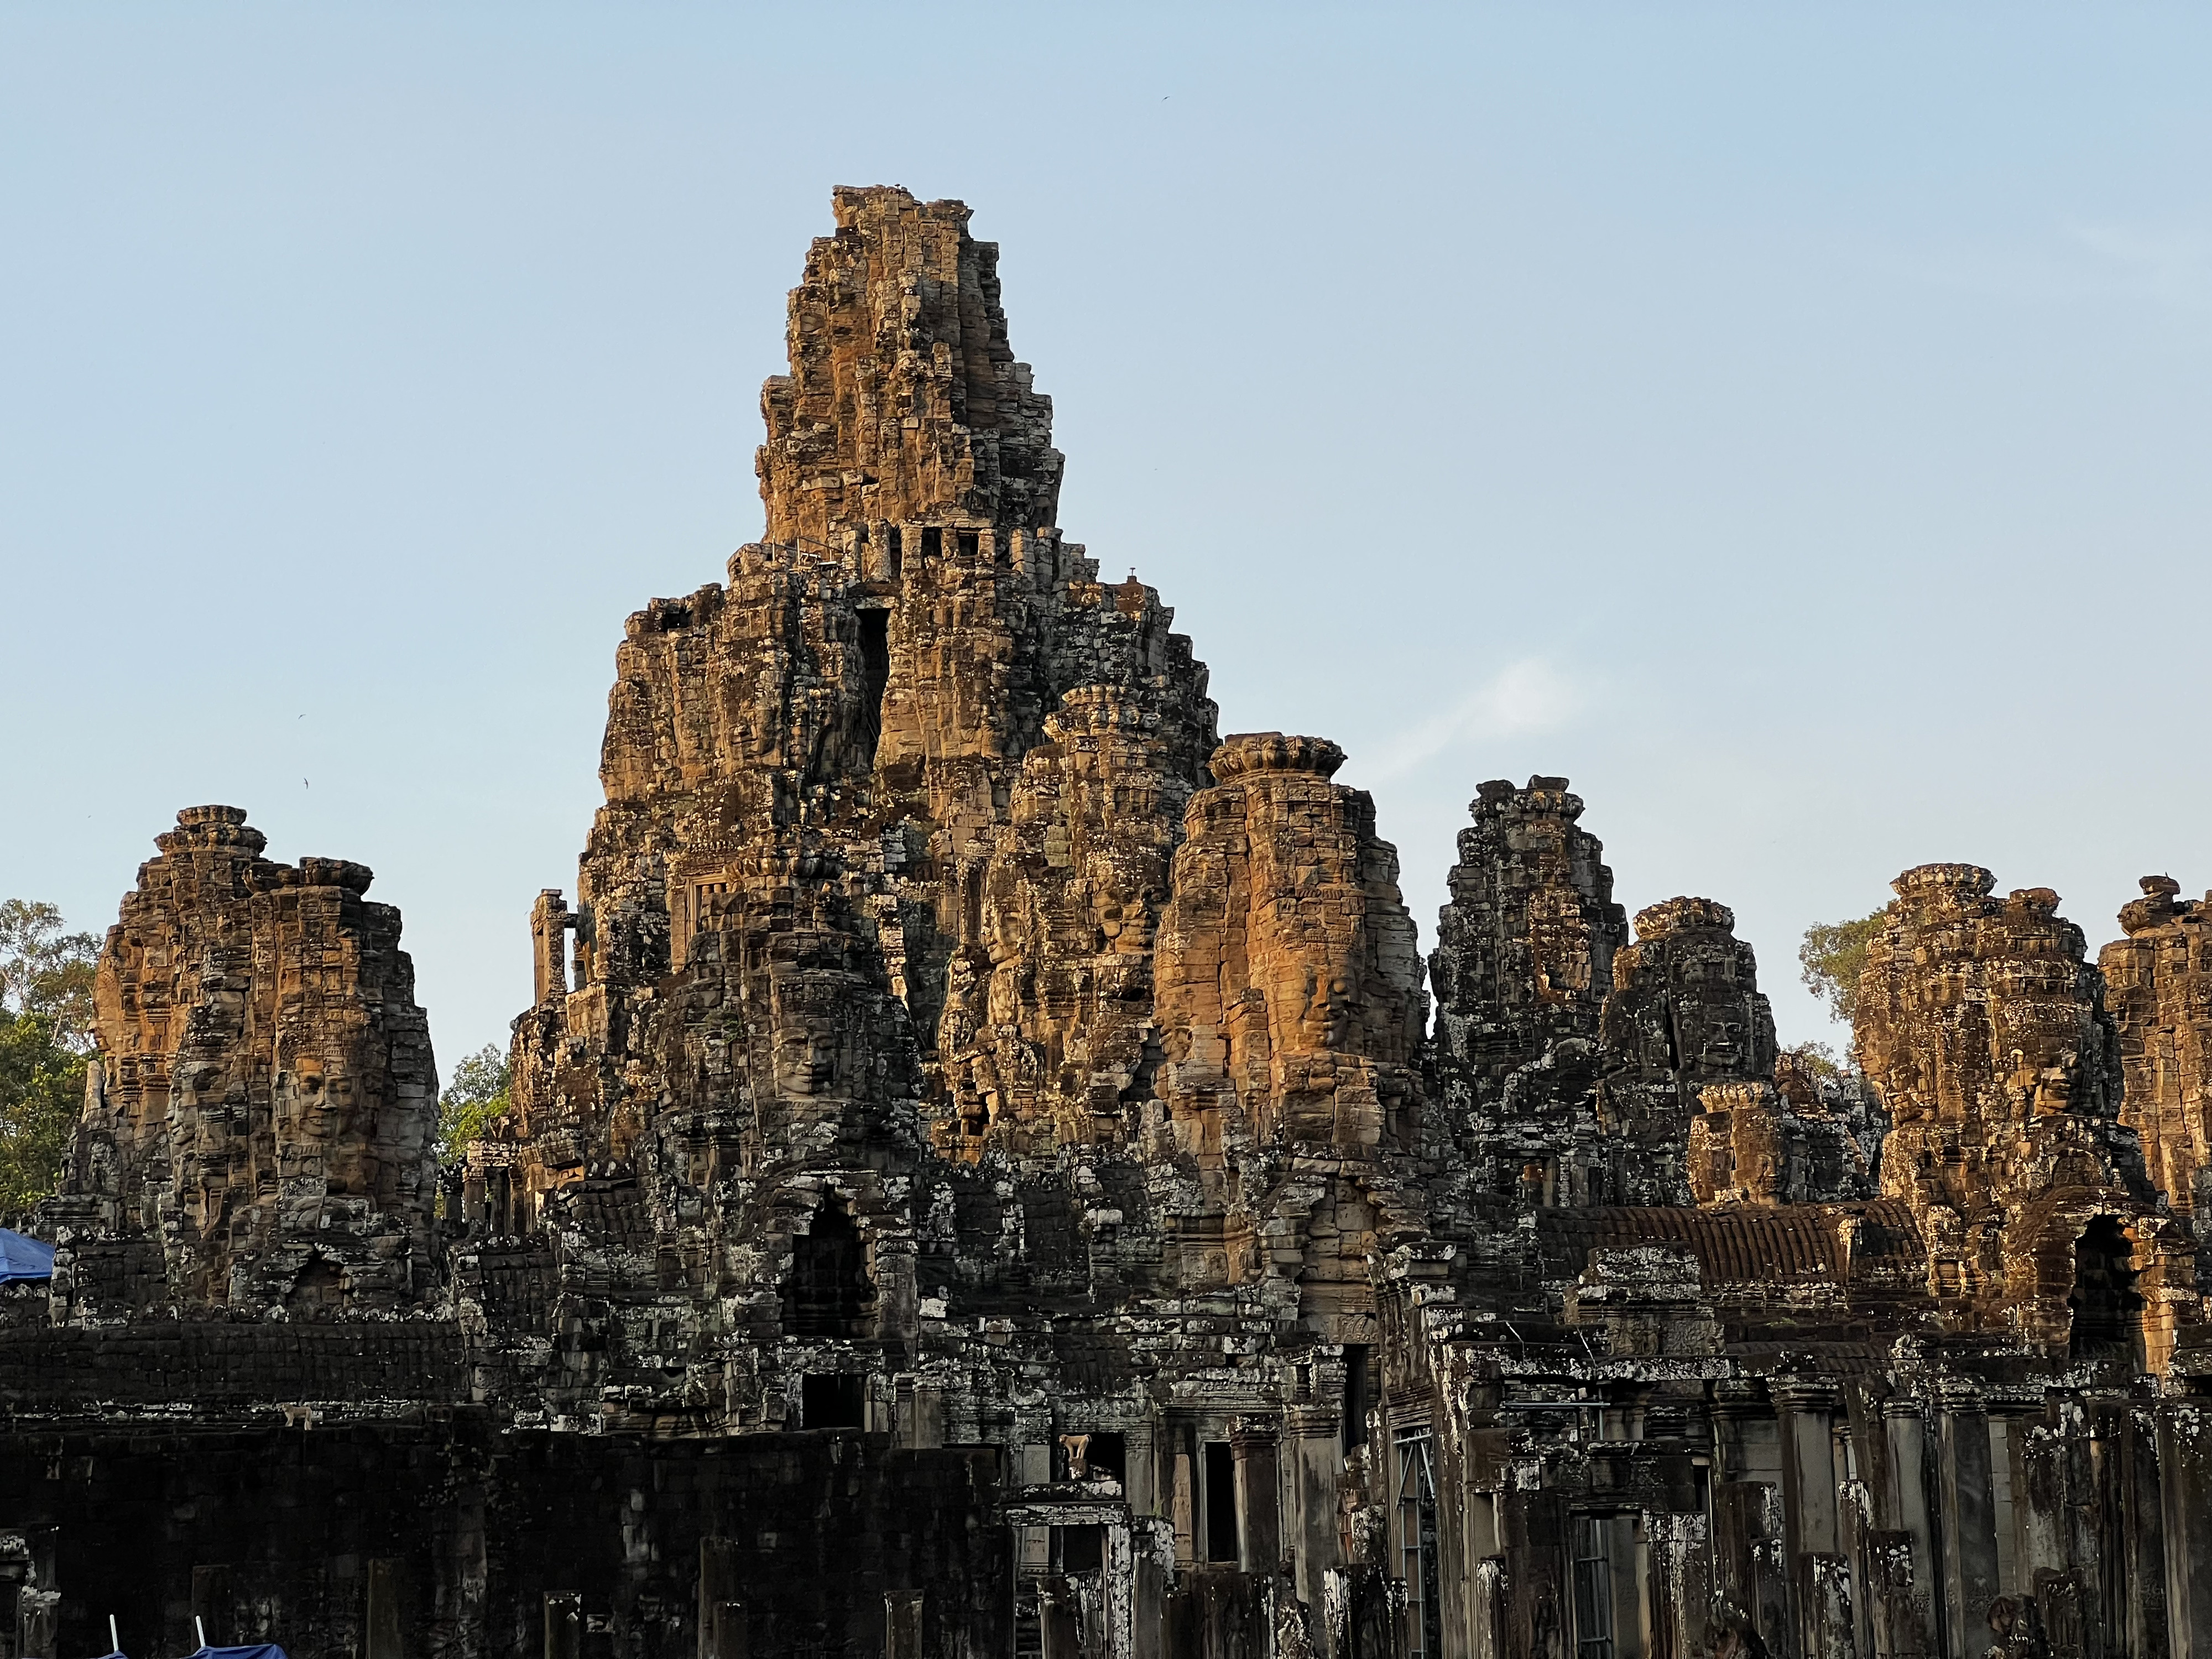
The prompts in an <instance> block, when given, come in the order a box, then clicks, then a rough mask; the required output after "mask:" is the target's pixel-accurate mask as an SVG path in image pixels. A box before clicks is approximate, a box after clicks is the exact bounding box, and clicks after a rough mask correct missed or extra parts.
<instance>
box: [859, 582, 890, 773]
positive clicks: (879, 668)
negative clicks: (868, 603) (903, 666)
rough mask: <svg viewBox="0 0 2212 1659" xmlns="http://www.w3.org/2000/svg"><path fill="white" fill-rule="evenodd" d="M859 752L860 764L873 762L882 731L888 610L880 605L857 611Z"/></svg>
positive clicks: (887, 674) (887, 679) (887, 682)
mask: <svg viewBox="0 0 2212 1659" xmlns="http://www.w3.org/2000/svg"><path fill="white" fill-rule="evenodd" d="M890 627H891V613H890V611H888V610H885V609H884V608H882V607H880V606H878V607H873V608H871V609H869V610H866V611H861V612H860V764H861V765H863V766H873V765H874V764H875V763H876V745H877V744H878V743H879V742H881V741H882V740H883V735H884V691H885V690H887V689H888V688H889V687H890V683H891V647H890Z"/></svg>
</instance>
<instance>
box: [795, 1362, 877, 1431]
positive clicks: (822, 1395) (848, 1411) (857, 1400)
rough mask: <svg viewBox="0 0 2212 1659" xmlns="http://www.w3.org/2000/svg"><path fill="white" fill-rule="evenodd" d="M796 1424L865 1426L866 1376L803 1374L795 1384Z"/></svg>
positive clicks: (866, 1408) (819, 1427) (825, 1426)
mask: <svg viewBox="0 0 2212 1659" xmlns="http://www.w3.org/2000/svg"><path fill="white" fill-rule="evenodd" d="M867 1426H868V1379H867V1378H866V1377H865V1376H860V1375H858V1374H857V1373H851V1372H845V1371H831V1372H826V1373H820V1374H816V1375H811V1376H807V1377H806V1378H805V1379H804V1380H803V1381H802V1382H801V1383H799V1427H801V1428H803V1429H865V1428H866V1427H867Z"/></svg>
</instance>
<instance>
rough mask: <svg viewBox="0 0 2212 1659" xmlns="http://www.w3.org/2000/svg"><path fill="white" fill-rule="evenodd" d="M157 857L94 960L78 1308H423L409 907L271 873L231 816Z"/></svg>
mask: <svg viewBox="0 0 2212 1659" xmlns="http://www.w3.org/2000/svg"><path fill="white" fill-rule="evenodd" d="M156 842H157V844H158V845H159V846H160V848H161V855H160V856H159V857H157V858H155V859H153V860H150V861H149V862H148V863H146V864H145V865H143V866H141V867H140V870H139V874H138V886H137V890H136V891H134V892H132V893H131V894H130V895H129V896H126V897H125V900H124V902H123V909H122V916H121V919H120V921H118V922H117V924H116V926H115V927H112V928H111V929H110V930H109V932H108V935H107V942H106V946H105V948H104V949H103V950H102V951H101V952H100V967H99V977H98V981H97V989H96V994H95V1002H96V1007H97V1016H96V1032H97V1036H98V1041H99V1055H98V1059H97V1061H96V1063H95V1065H94V1068H93V1073H92V1078H91V1083H90V1086H89V1089H88V1097H87V1100H86V1104H85V1113H84V1119H83V1121H82V1125H81V1127H80V1128H79V1130H78V1133H77V1139H76V1149H75V1152H74V1153H73V1155H72V1159H71V1166H70V1171H69V1175H68V1177H67V1179H66V1181H65V1183H64V1195H65V1198H66V1200H68V1202H67V1203H66V1204H65V1206H64V1213H65V1214H66V1216H67V1218H68V1221H69V1225H70V1232H69V1237H70V1241H71V1242H75V1241H76V1239H78V1238H80V1237H82V1239H83V1241H84V1243H85V1244H86V1245H87V1247H88V1248H87V1249H83V1250H70V1251H68V1252H66V1257H67V1259H66V1260H65V1261H64V1262H63V1264H62V1272H63V1273H64V1279H63V1283H64V1285H65V1286H66V1291H67V1294H68V1296H69V1297H70V1298H71V1300H70V1307H71V1308H72V1310H74V1311H75V1312H76V1313H77V1314H78V1315H79V1316H96V1315H97V1314H99V1313H100V1312H101V1311H103V1310H106V1309H108V1308H110V1307H112V1306H116V1305H120V1306H123V1307H129V1306H133V1305H144V1304H178V1305H185V1306H196V1307H213V1308H231V1309H235V1310H241V1311H248V1312H258V1311H264V1310H272V1309H280V1308H281V1309H283V1310H286V1311H287V1312H289V1314H290V1315H292V1316H295V1317H301V1316H308V1317H312V1316H326V1315H329V1314H331V1313H334V1312H337V1311H339V1310H352V1309H372V1308H396V1307H403V1306H406V1305H408V1304H413V1303H416V1302H419V1301H421V1300H422V1299H423V1298H424V1297H427V1296H428V1295H429V1294H431V1293H432V1291H434V1288H435V1275H434V1274H433V1273H432V1269H431V1260H430V1255H431V1237H430V1231H431V1225H432V1212H433V1208H434V1206H435V1197H436V1181H435V1146H434V1144H433V1143H434V1139H435V1133H436V1126H437V1096H438V1079H437V1073H436V1070H435V1064H434V1062H433V1060H432V1056H431V1052H430V1038H429V1030H428V1024H427V1022H426V1020H425V1018H424V1017H423V1013H422V1010H421V1009H420V1008H419V1007H417V1006H416V1004H415V997H414V984H415V970H414V966H413V964H412V963H410V961H409V959H408V957H407V956H406V953H405V952H404V951H401V950H400V949H399V912H398V910H396V909H394V908H392V907H391V906H390V905H386V904H378V903H374V902H370V901H368V899H365V898H364V897H363V896H362V895H363V894H364V893H365V892H366V891H367V890H368V884H369V879H370V877H369V872H368V869H367V868H366V867H365V866H362V865H358V864H353V863H349V862H348V861H346V860H342V859H303V860H301V861H300V863H299V865H298V866H296V867H295V866H290V865H283V864H275V863H271V862H270V861H269V860H266V859H264V858H263V857H261V856H260V854H261V852H262V849H263V848H264V847H265V846H266V845H267V842H266V839H265V837H264V836H262V834H261V832H260V831H258V829H253V828H252V827H251V826H249V825H248V824H247V823H246V814H245V813H244V812H242V811H240V810H239V809H238V808H236V807H234V806H200V807H191V808H188V809H186V810H185V811H182V812H180V813H179V814H178V815H177V827H176V828H175V829H173V830H170V831H167V833H165V834H163V835H161V836H158V837H156ZM134 1239H136V1240H143V1241H145V1242H146V1244H147V1245H148V1246H149V1247H150V1248H148V1249H143V1250H141V1251H138V1252H137V1253H133V1252H131V1250H130V1249H129V1248H128V1242H129V1241H131V1240H134ZM157 1264H158V1266H157ZM109 1269H112V1271H108V1270H109Z"/></svg>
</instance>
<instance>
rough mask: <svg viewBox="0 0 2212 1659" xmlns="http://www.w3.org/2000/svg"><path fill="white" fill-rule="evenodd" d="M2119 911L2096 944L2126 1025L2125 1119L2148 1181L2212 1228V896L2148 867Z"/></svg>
mask: <svg viewBox="0 0 2212 1659" xmlns="http://www.w3.org/2000/svg"><path fill="white" fill-rule="evenodd" d="M2142 890H2143V896H2142V897H2141V898H2139V899H2136V900H2135V901H2133V902H2130V904H2128V905H2127V906H2126V907H2125V908H2123V909H2122V910H2121V912H2120V927H2121V928H2122V930H2123V931H2124V933H2125V934H2126V937H2125V938H2124V939H2115V940H2113V941H2112V943H2111V944H2110V945H2106V946H2105V948H2104V949H2103V950H2102V951H2099V952H2098V953H2097V967H2098V969H2099V971H2100V972H2101V973H2102V974H2103V975H2104V976H2105V984H2106V1001H2107V1005H2108V1006H2109V1007H2110V1008H2111V1010H2112V1020H2113V1024H2114V1025H2115V1026H2116V1027H2117V1029H2118V1033H2119V1045H2120V1067H2121V1073H2122V1075H2123V1078H2124V1082H2125V1088H2124V1092H2123V1094H2122V1097H2121V1105H2120V1121H2121V1122H2122V1123H2124V1124H2125V1125H2126V1126H2127V1127H2129V1128H2130V1129H2133V1130H2134V1131H2135V1132H2136V1134H2137V1135H2138V1136H2140V1137H2141V1138H2142V1152H2143V1163H2144V1164H2145V1165H2146V1166H2147V1168H2148V1173H2149V1176H2150V1179H2151V1182H2152V1184H2153V1185H2154V1186H2155V1187H2156V1188H2158V1189H2159V1190H2160V1192H2162V1193H2164V1194H2166V1198H2167V1199H2168V1200H2169V1201H2170V1202H2171V1203H2172V1206H2173V1208H2174V1210H2175V1211H2176V1212H2179V1213H2181V1214H2185V1215H2190V1216H2192V1217H2193V1218H2195V1220H2196V1223H2197V1227H2198V1228H2199V1230H2200V1236H2203V1233H2204V1232H2205V1231H2212V1190H2208V1189H2207V1186H2206V1182H2205V1173H2206V1171H2207V1170H2212V902H2197V901H2195V900H2191V899H2182V898H2178V897H2177V896H2176V895H2178V894H2179V892H2180V891H2181V884H2180V883H2179V882H2177V881H2175V880H2173V879H2172V878H2171V877H2169V876H2145V877H2144V878H2142Z"/></svg>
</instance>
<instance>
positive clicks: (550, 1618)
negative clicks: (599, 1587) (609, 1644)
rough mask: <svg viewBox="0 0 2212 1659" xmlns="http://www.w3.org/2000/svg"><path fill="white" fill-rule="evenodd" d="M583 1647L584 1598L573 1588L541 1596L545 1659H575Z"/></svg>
mask: <svg viewBox="0 0 2212 1659" xmlns="http://www.w3.org/2000/svg"><path fill="white" fill-rule="evenodd" d="M583 1648H584V1598H583V1597H582V1596H580V1595H577V1594H576V1592H575V1591H574V1590H566V1591H563V1592H562V1593H560V1594H558V1595H556V1594H554V1593H552V1592H550V1591H549V1592H547V1594H546V1596H545V1659H579V1656H580V1655H581V1653H582V1652H583Z"/></svg>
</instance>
